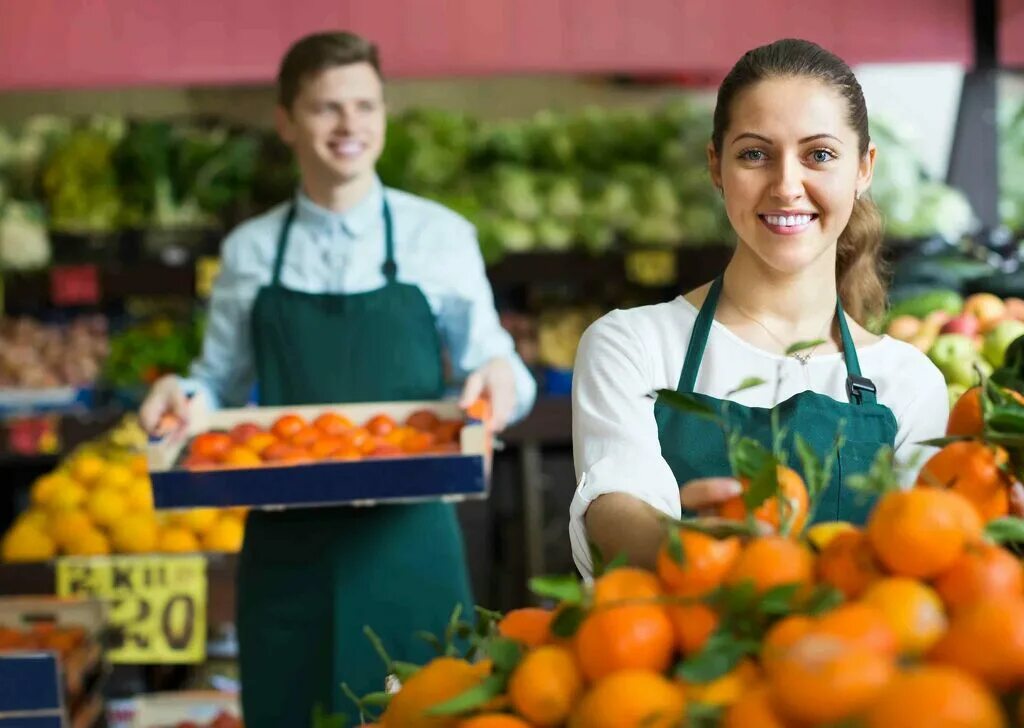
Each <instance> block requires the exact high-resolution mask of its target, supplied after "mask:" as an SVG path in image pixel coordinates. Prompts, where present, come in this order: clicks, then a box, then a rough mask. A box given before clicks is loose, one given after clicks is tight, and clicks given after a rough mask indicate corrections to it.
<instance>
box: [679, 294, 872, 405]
mask: <svg viewBox="0 0 1024 728" xmlns="http://www.w3.org/2000/svg"><path fill="white" fill-rule="evenodd" d="M721 295H722V276H718V277H717V278H715V280H714V281H713V282H712V283H711V288H710V289H709V290H708V295H707V298H705V299H704V303H703V304H702V305H701V307H700V311H699V312H698V313H697V320H696V321H695V322H694V324H693V333H692V334H691V335H690V343H689V345H688V346H687V347H686V360H685V361H684V362H683V372H682V374H681V375H680V377H679V386H678V387H677V390H678V391H679V392H683V393H691V392H693V391H694V390H693V388H694V386H696V384H697V374H698V373H700V363H701V361H702V360H703V359H704V350H705V349H706V348H707V345H708V336H709V335H710V334H711V326H712V324H713V323H714V321H715V311H716V310H717V309H718V299H719V298H720V297H721ZM836 316H837V317H838V319H839V335H840V336H841V338H842V341H843V358H844V360H845V362H846V393H847V395H849V397H850V402H852V403H854V404H875V402H876V399H875V393H876V391H877V390H876V389H875V385H874V383H873V382H872V381H871V380H870V379H866V378H864V377H863V376H861V373H860V360H859V359H858V358H857V347H856V346H854V344H853V336H851V335H850V327H849V325H848V324H847V323H846V314H845V313H844V312H843V305H842V303H840V302H839V301H838V300H836Z"/></svg>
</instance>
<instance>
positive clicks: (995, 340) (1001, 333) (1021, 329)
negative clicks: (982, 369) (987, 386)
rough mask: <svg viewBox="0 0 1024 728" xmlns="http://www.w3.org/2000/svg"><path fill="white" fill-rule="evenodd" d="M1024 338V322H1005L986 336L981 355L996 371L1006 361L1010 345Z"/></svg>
mask: <svg viewBox="0 0 1024 728" xmlns="http://www.w3.org/2000/svg"><path fill="white" fill-rule="evenodd" d="M1021 336H1024V321H1014V320H1010V321H1003V322H1001V323H1000V324H999V325H998V326H996V327H995V328H994V329H992V330H991V331H990V332H988V333H987V334H986V335H985V343H984V344H983V345H982V349H981V354H982V356H984V357H985V360H986V361H988V363H989V364H991V365H992V366H994V367H995V368H996V369H998V368H999V367H1001V366H1002V365H1003V362H1004V361H1005V360H1006V350H1007V348H1009V346H1010V344H1012V343H1013V342H1014V341H1016V340H1017V339H1019V338H1020V337H1021Z"/></svg>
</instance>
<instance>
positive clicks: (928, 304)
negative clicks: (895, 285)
mask: <svg viewBox="0 0 1024 728" xmlns="http://www.w3.org/2000/svg"><path fill="white" fill-rule="evenodd" d="M963 308H964V299H963V297H961V296H960V294H959V293H957V292H956V291H945V290H936V291H930V292H928V293H921V294H918V295H916V296H914V297H913V298H908V299H905V300H903V301H900V302H899V303H896V304H894V305H893V306H892V307H890V309H889V319H890V320H891V319H894V318H896V317H897V316H913V317H915V318H924V317H925V316H927V315H928V314H930V313H932V312H933V311H945V312H946V313H949V314H952V315H954V316H955V315H956V314H958V313H960V312H961V311H963Z"/></svg>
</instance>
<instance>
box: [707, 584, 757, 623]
mask: <svg viewBox="0 0 1024 728" xmlns="http://www.w3.org/2000/svg"><path fill="white" fill-rule="evenodd" d="M707 601H708V604H709V605H711V606H712V607H715V608H717V610H718V611H719V612H720V613H721V614H723V615H726V616H727V615H731V614H740V615H746V614H749V613H751V612H753V611H754V605H755V604H756V603H757V586H755V584H754V582H752V581H750V580H749V579H748V580H745V581H741V582H740V583H739V584H733V585H730V586H723V587H719V588H718V589H716V590H715V591H713V592H712V593H711V594H710V595H709V596H708V597H707ZM723 621H724V620H723Z"/></svg>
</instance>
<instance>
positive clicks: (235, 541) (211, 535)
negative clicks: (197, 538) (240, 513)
mask: <svg viewBox="0 0 1024 728" xmlns="http://www.w3.org/2000/svg"><path fill="white" fill-rule="evenodd" d="M244 537H245V526H243V525H242V522H241V521H239V520H238V519H237V518H232V517H231V516H224V517H223V518H221V519H220V520H219V521H217V522H216V523H215V524H214V525H213V527H212V528H211V529H210V530H209V531H207V532H206V534H205V535H204V536H203V548H204V549H206V550H207V551H227V552H229V553H237V552H238V551H241V550H242V540H243V539H244Z"/></svg>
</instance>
